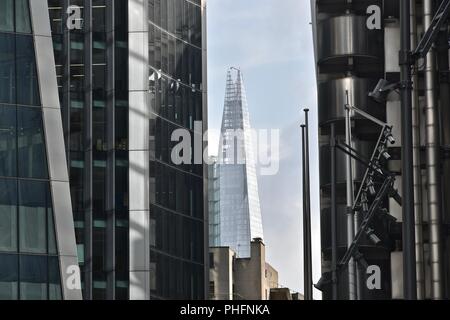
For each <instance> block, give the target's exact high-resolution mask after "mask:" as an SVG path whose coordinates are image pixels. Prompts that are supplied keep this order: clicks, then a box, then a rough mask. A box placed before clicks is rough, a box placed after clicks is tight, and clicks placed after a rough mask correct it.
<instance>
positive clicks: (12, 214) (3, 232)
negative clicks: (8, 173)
mask: <svg viewBox="0 0 450 320" xmlns="http://www.w3.org/2000/svg"><path fill="white" fill-rule="evenodd" d="M0 250H1V251H17V182H16V181H14V180H0ZM0 264H1V263H0Z"/></svg>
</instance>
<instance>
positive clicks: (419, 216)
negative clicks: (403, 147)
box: [410, 0, 425, 300]
mask: <svg viewBox="0 0 450 320" xmlns="http://www.w3.org/2000/svg"><path fill="white" fill-rule="evenodd" d="M410 1H411V47H412V48H415V47H417V17H416V14H417V9H416V0H410ZM417 65H418V64H417V62H416V65H415V67H416V70H417ZM418 84H419V76H418V74H417V72H415V73H414V75H413V97H412V130H413V161H414V218H415V225H416V277H417V299H419V300H423V299H425V268H424V257H423V255H424V253H423V208H422V169H421V163H420V107H419V89H418Z"/></svg>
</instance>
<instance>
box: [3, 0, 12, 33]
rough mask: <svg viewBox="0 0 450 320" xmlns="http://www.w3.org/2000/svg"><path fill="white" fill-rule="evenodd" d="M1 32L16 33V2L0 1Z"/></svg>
mask: <svg viewBox="0 0 450 320" xmlns="http://www.w3.org/2000/svg"><path fill="white" fill-rule="evenodd" d="M0 31H7V32H13V31H14V1H13V0H2V1H0Z"/></svg>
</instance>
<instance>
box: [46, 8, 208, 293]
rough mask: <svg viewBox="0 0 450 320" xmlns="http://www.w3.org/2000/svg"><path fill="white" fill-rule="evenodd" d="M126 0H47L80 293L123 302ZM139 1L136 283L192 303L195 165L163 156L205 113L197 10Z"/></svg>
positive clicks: (198, 214) (198, 275) (198, 276)
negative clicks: (141, 126) (141, 182)
mask: <svg viewBox="0 0 450 320" xmlns="http://www.w3.org/2000/svg"><path fill="white" fill-rule="evenodd" d="M129 5H130V1H125V0H121V1H119V0H115V1H111V0H108V1H105V0H103V1H102V0H97V1H95V0H79V1H74V0H70V1H69V0H48V6H49V14H50V20H51V26H52V38H53V45H54V52H55V59H56V70H57V77H58V88H59V97H60V102H61V109H62V116H63V126H64V135H65V142H66V154H67V159H68V168H69V175H70V186H71V197H72V206H73V211H74V219H75V228H76V241H77V247H78V258H79V262H80V268H81V272H82V287H83V298H84V299H129V298H130V290H131V289H130V272H131V270H130V269H131V268H132V267H130V265H132V263H131V262H130V246H132V245H133V244H132V243H131V242H132V241H130V233H131V232H132V230H131V228H132V226H130V203H129V202H130V196H129V190H130V186H129V183H130V182H129V181H130V171H131V170H133V169H134V168H131V167H130V164H129V163H130V147H129V145H130V141H129V140H130V132H131V131H130V130H135V129H133V128H130V126H129V121H130V120H129V119H130V118H129V115H130V114H131V112H134V110H131V108H130V99H129V95H130V92H132V91H133V89H130V91H129V73H130V69H131V66H129V63H132V62H130V61H133V59H132V57H131V58H130V55H132V54H133V53H130V49H129V46H130V45H129V42H130V43H131V40H130V39H131V38H130V35H129V32H130V30H129V12H128V6H129ZM133 5H136V4H135V3H134V4H133ZM139 5H141V4H139ZM70 6H77V7H78V8H80V9H81V11H80V13H81V16H80V20H81V29H80V30H78V29H73V30H70V31H69V30H68V29H67V27H66V20H67V18H68V16H69V15H68V14H67V13H68V12H69V14H70V15H72V14H73V13H74V11H73V10H72V9H73V8H71V7H70ZM142 6H143V7H145V8H148V12H146V15H147V14H148V19H145V21H147V20H148V21H149V22H148V28H149V30H148V34H149V39H148V45H149V56H148V59H149V61H148V66H149V74H150V79H149V83H148V87H149V90H148V91H149V93H148V94H149V99H148V103H149V106H148V110H149V111H150V118H149V119H148V123H149V126H150V136H149V137H148V139H149V145H150V148H149V150H148V151H149V153H150V154H149V158H150V163H149V166H150V174H149V175H148V176H146V178H145V179H146V180H147V182H148V185H149V193H148V197H149V200H150V223H149V229H150V230H147V231H148V232H149V237H150V239H149V244H148V246H149V247H147V248H148V249H147V250H149V251H150V252H148V253H149V258H150V271H149V272H150V274H149V276H148V279H149V280H148V281H150V284H147V285H146V287H150V293H149V294H148V296H151V298H152V299H201V298H203V297H204V278H205V272H206V271H205V268H204V257H203V255H204V252H205V249H204V248H205V231H204V228H205V223H204V221H205V215H204V214H205V208H204V203H203V201H204V196H203V195H204V191H203V189H204V182H203V165H182V166H175V165H173V164H172V162H171V158H170V155H171V151H172V148H173V146H174V143H173V142H171V134H172V132H173V131H174V130H176V129H179V128H186V129H188V130H189V131H190V132H191V133H192V134H193V133H194V124H195V121H202V120H203V110H204V106H203V96H204V92H203V84H202V82H203V79H202V74H203V68H202V48H201V47H202V8H201V6H200V1H198V0H196V1H187V0H167V1H166V0H158V1H154V0H147V2H145V3H144V4H142ZM131 18H132V17H130V19H131ZM130 23H131V22H130ZM155 75H156V76H155ZM152 77H153V78H152ZM152 79H154V80H152ZM136 130H138V128H136ZM200 134H201V133H200ZM145 136H147V134H146V135H145ZM133 151H134V150H133ZM146 151H147V150H146ZM146 163H148V162H147V161H146ZM206 247H207V245H206ZM142 255H144V253H142ZM147 262H148V261H147ZM132 271H136V270H132Z"/></svg>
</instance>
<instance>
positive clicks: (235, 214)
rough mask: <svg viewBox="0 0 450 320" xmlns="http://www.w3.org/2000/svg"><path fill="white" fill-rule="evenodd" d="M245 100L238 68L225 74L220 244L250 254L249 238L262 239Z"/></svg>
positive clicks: (250, 135) (253, 159)
mask: <svg viewBox="0 0 450 320" xmlns="http://www.w3.org/2000/svg"><path fill="white" fill-rule="evenodd" d="M252 148H253V144H252V134H251V130H250V119H249V112H248V106H247V99H246V95H245V89H244V84H243V78H242V73H241V71H240V70H238V69H235V68H230V70H229V71H228V75H227V85H226V93H225V105H224V111H223V120H222V130H221V139H220V146H219V157H218V158H219V162H218V175H219V177H220V179H219V181H220V182H219V189H220V196H219V198H220V235H219V238H220V244H221V246H227V247H230V248H231V249H233V250H234V251H235V252H236V253H237V255H238V256H239V257H240V258H245V257H250V243H251V241H252V239H255V238H261V239H263V228H262V219H261V209H260V204H259V195H258V183H257V179H256V169H255V157H254V154H253V149H252Z"/></svg>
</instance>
